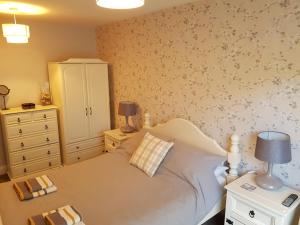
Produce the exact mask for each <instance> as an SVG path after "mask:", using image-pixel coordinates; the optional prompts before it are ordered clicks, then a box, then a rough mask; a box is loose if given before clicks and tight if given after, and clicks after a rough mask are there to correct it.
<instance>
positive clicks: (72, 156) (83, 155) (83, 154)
mask: <svg viewBox="0 0 300 225" xmlns="http://www.w3.org/2000/svg"><path fill="white" fill-rule="evenodd" d="M103 151H104V146H103V145H102V146H98V147H93V148H89V149H85V150H83V151H78V152H73V153H68V154H66V155H65V158H64V163H65V164H72V163H76V162H80V161H83V160H86V159H90V158H93V157H95V156H98V155H100V154H102V153H103Z"/></svg>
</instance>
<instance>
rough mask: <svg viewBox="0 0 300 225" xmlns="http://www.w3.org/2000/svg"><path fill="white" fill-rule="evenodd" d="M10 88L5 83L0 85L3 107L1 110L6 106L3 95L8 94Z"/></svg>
mask: <svg viewBox="0 0 300 225" xmlns="http://www.w3.org/2000/svg"><path fill="white" fill-rule="evenodd" d="M9 92H10V89H9V88H8V87H6V86H5V85H0V95H1V96H2V97H3V105H4V108H3V109H2V110H7V109H8V108H6V102H5V97H6V96H7V95H8V94H9Z"/></svg>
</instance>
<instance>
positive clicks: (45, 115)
mask: <svg viewBox="0 0 300 225" xmlns="http://www.w3.org/2000/svg"><path fill="white" fill-rule="evenodd" d="M53 118H56V110H55V109H51V110H41V111H35V112H33V113H32V120H34V121H39V120H48V119H53Z"/></svg>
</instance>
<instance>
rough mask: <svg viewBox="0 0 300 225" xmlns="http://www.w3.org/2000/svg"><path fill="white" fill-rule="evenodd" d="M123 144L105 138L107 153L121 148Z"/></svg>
mask: <svg viewBox="0 0 300 225" xmlns="http://www.w3.org/2000/svg"><path fill="white" fill-rule="evenodd" d="M120 145H121V142H120V141H117V140H114V139H113V138H110V137H107V136H105V149H106V150H107V151H111V150H115V149H117V148H118V147H120Z"/></svg>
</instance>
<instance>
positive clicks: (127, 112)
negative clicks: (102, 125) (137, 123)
mask: <svg viewBox="0 0 300 225" xmlns="http://www.w3.org/2000/svg"><path fill="white" fill-rule="evenodd" d="M136 108H137V107H136V104H135V103H134V102H130V101H121V102H120V103H119V110H118V114H119V115H122V116H134V115H136V111H137V109H136Z"/></svg>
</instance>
